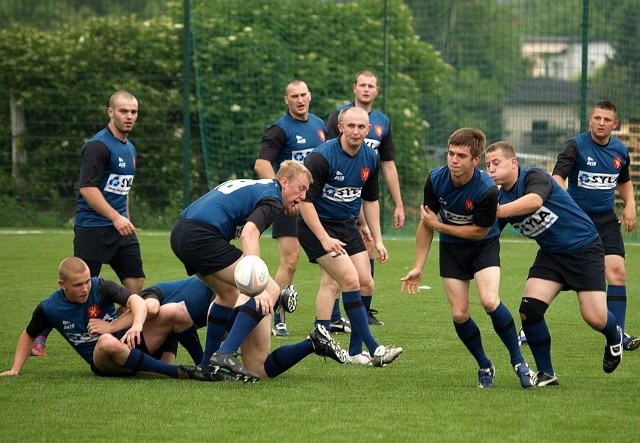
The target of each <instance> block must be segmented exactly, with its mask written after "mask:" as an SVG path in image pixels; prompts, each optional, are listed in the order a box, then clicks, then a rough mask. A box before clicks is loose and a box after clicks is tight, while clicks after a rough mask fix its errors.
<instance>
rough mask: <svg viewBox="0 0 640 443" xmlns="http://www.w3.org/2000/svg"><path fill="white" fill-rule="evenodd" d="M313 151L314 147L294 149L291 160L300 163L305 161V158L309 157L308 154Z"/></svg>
mask: <svg viewBox="0 0 640 443" xmlns="http://www.w3.org/2000/svg"><path fill="white" fill-rule="evenodd" d="M311 151H313V148H309V149H301V150H298V151H292V152H291V160H293V161H296V162H298V163H303V162H304V159H305V158H307V155H309V154H311Z"/></svg>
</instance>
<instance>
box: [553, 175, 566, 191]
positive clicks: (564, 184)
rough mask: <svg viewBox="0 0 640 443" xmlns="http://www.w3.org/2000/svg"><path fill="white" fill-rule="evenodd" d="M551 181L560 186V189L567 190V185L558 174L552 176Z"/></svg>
mask: <svg viewBox="0 0 640 443" xmlns="http://www.w3.org/2000/svg"><path fill="white" fill-rule="evenodd" d="M553 179H554V180H555V181H556V183H558V184H559V185H560V187H561V188H562V189H567V184H566V181H565V179H564V178H562V176H560V175H558V174H553Z"/></svg>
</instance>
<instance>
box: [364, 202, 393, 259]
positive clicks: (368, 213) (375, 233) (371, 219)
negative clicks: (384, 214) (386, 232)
mask: <svg viewBox="0 0 640 443" xmlns="http://www.w3.org/2000/svg"><path fill="white" fill-rule="evenodd" d="M362 214H363V215H364V218H365V220H366V221H367V226H368V227H369V232H370V233H371V237H373V241H374V243H375V247H376V250H377V251H378V261H379V262H380V263H385V262H386V261H387V260H388V259H389V253H388V252H387V249H386V248H385V246H384V244H383V243H382V232H381V231H380V203H379V202H378V200H375V201H367V200H363V201H362Z"/></svg>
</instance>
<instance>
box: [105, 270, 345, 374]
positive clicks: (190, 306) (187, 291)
mask: <svg viewBox="0 0 640 443" xmlns="http://www.w3.org/2000/svg"><path fill="white" fill-rule="evenodd" d="M140 295H141V296H142V297H144V299H145V301H146V303H147V306H148V308H149V309H150V310H151V311H153V312H158V314H157V315H158V317H162V321H161V322H154V325H157V327H156V329H155V330H154V334H158V335H159V337H156V338H157V340H158V341H161V342H163V341H164V340H165V339H166V338H167V337H168V336H169V334H171V333H172V332H173V333H174V334H175V335H176V338H177V339H178V341H179V342H180V343H181V344H182V345H183V346H184V347H185V348H186V349H187V350H188V351H189V354H190V355H191V357H192V358H194V361H195V362H197V363H200V362H201V365H199V367H198V368H197V369H196V371H195V377H196V378H198V379H201V380H210V381H217V380H226V381H235V380H243V381H252V382H255V381H257V380H258V379H260V378H267V377H268V378H274V377H276V376H277V375H280V374H281V373H282V372H284V371H286V370H287V369H289V368H291V367H292V366H294V365H295V364H297V363H298V362H300V361H301V360H302V359H303V358H305V357H306V356H308V355H310V354H312V353H316V354H318V355H321V356H324V357H330V358H332V359H334V360H336V361H338V362H339V363H344V360H345V358H346V352H345V351H343V350H342V349H341V348H340V345H338V344H337V343H336V342H335V341H333V339H332V338H331V336H330V334H329V333H328V332H327V331H326V330H325V329H324V328H321V327H316V328H314V329H313V330H312V331H311V333H310V334H309V336H308V337H307V339H305V340H302V341H300V342H298V343H293V344H290V345H284V346H280V347H279V348H277V349H275V350H274V351H273V352H270V350H271V331H270V326H269V325H270V322H271V317H270V316H266V317H265V318H263V319H262V320H261V321H260V323H259V324H258V326H257V327H256V328H255V329H254V330H253V331H252V332H251V333H250V334H249V335H248V337H247V338H246V339H245V341H244V342H243V343H242V345H241V351H242V362H243V363H244V368H245V369H241V368H240V367H237V368H235V370H234V371H227V370H226V369H225V368H220V367H219V366H209V359H210V357H211V355H212V354H213V353H214V352H215V351H217V350H218V348H219V347H220V344H221V342H222V340H223V339H224V336H225V334H226V333H227V332H228V330H229V329H230V328H231V326H232V324H233V319H232V320H231V323H229V322H227V321H223V320H224V319H220V318H217V317H216V316H212V312H215V311H216V310H215V309H214V307H215V306H216V304H217V302H218V301H219V300H218V298H217V297H215V295H214V294H213V292H212V291H211V289H209V287H208V286H207V285H206V284H205V283H204V282H202V280H200V279H199V278H197V277H195V276H194V277H190V278H185V279H182V280H176V281H168V282H162V283H158V284H156V285H153V286H151V287H149V288H146V289H144V290H142V291H141V293H140ZM297 296H298V294H297V293H296V292H295V291H292V290H291V289H288V288H287V289H285V290H283V291H282V292H281V294H280V299H279V301H278V304H279V305H281V306H282V307H283V308H284V309H285V310H286V311H287V312H290V313H291V312H294V311H295V308H296V305H297ZM248 299H249V297H247V296H245V295H240V297H239V299H238V302H237V304H236V312H238V311H239V310H242V309H243V308H242V306H243V305H244V304H245V303H246V302H247V300H248ZM212 302H213V305H211V304H212ZM167 307H170V308H171V310H170V311H169V312H166V313H165V312H164V310H165V309H166V308H167ZM174 307H175V308H174ZM179 310H181V311H182V312H183V315H179V314H177V313H176V311H179ZM132 321H133V316H132V315H131V314H124V315H122V316H121V317H120V318H118V320H116V321H115V322H113V323H110V324H106V325H105V327H107V328H113V329H124V328H127V327H128V326H129V325H130V324H131V322H132ZM207 323H208V327H207V338H206V345H205V350H204V353H203V351H202V347H201V346H200V342H199V340H198V338H197V337H198V336H197V329H199V328H201V327H204V326H207ZM198 348H199V349H198ZM198 352H199V353H198ZM234 364H235V363H234Z"/></svg>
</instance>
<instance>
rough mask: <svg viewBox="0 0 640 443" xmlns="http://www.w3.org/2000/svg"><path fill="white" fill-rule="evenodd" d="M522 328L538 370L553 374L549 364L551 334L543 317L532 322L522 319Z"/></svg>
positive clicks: (551, 366)
mask: <svg viewBox="0 0 640 443" xmlns="http://www.w3.org/2000/svg"><path fill="white" fill-rule="evenodd" d="M522 330H523V331H524V335H526V337H527V343H528V344H529V348H530V349H531V353H532V354H533V359H534V360H535V361H536V367H537V368H538V371H544V372H546V373H547V374H550V375H554V374H555V372H554V370H553V365H552V364H551V334H550V333H549V327H548V326H547V322H546V321H545V319H544V317H543V318H542V320H540V321H539V322H537V323H534V324H529V323H528V322H527V321H523V322H522Z"/></svg>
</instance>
